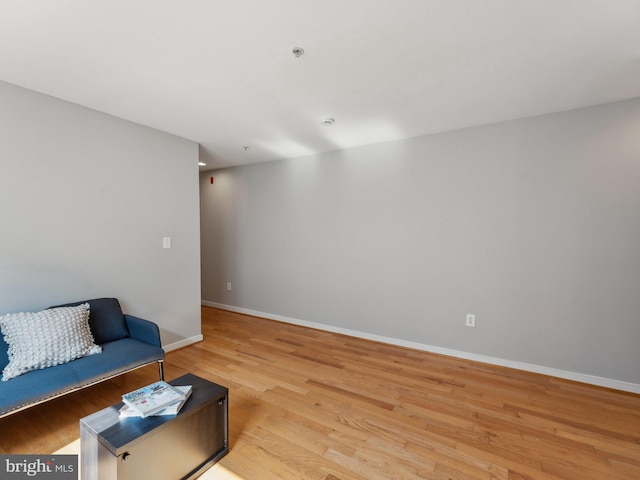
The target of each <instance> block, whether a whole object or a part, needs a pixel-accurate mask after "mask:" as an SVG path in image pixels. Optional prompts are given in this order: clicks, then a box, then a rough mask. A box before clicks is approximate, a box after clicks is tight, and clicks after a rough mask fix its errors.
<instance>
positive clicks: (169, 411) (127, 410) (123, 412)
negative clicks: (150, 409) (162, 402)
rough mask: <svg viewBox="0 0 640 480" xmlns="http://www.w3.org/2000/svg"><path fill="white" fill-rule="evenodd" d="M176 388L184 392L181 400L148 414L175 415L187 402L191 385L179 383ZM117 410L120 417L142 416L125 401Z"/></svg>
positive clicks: (155, 415) (151, 415) (152, 415)
mask: <svg viewBox="0 0 640 480" xmlns="http://www.w3.org/2000/svg"><path fill="white" fill-rule="evenodd" d="M176 388H177V389H178V390H181V391H182V392H183V393H184V399H183V400H177V401H175V402H174V403H172V404H170V405H168V406H166V407H165V408H163V409H162V410H160V411H158V412H156V413H152V414H150V415H148V416H150V417H157V416H161V415H177V414H178V412H179V411H180V409H181V408H182V407H183V406H184V404H185V403H186V402H187V399H188V398H189V397H190V396H191V392H193V387H192V386H191V385H186V386H181V385H180V386H176ZM119 411H120V417H121V418H125V417H141V416H142V415H140V412H138V411H137V410H136V409H135V408H131V407H130V406H129V405H127V404H126V403H125V404H124V405H123V406H122V408H121V409H120V410H119Z"/></svg>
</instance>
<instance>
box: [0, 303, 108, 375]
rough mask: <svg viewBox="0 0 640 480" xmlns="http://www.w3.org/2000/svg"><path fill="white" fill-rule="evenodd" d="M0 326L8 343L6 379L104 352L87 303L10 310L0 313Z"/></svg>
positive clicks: (3, 372)
mask: <svg viewBox="0 0 640 480" xmlns="http://www.w3.org/2000/svg"><path fill="white" fill-rule="evenodd" d="M0 328H1V329H2V334H3V335H4V340H5V342H7V344H8V345H9V351H8V355H9V363H8V364H7V366H6V367H5V368H4V370H3V371H2V380H3V381H7V380H9V379H11V378H14V377H17V376H18V375H22V374H23V373H26V372H29V371H31V370H38V369H41V368H46V367H52V366H54V365H60V364H62V363H66V362H70V361H71V360H74V359H76V358H79V357H84V356H86V355H93V354H96V353H100V352H102V347H100V346H99V345H96V344H95V343H94V340H93V335H91V330H90V329H89V304H88V303H83V304H82V305H78V306H77V307H59V308H51V309H49V310H43V311H41V312H37V313H29V312H21V313H8V314H6V315H3V316H1V317H0Z"/></svg>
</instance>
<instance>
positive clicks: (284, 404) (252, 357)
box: [0, 307, 640, 480]
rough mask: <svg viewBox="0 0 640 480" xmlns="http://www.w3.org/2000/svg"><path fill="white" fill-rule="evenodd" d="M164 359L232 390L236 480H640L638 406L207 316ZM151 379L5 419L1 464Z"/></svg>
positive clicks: (212, 313)
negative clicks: (197, 339)
mask: <svg viewBox="0 0 640 480" xmlns="http://www.w3.org/2000/svg"><path fill="white" fill-rule="evenodd" d="M203 334H204V337H205V340H204V342H201V343H198V344H196V345H192V346H189V347H186V348H183V349H181V350H178V351H174V352H170V353H168V354H167V362H166V376H167V379H169V380H170V379H172V378H175V377H177V376H179V375H182V374H183V373H186V372H188V371H190V372H193V373H195V374H197V375H200V376H202V377H205V378H208V379H210V380H212V381H214V382H216V383H219V384H222V385H225V386H226V387H228V388H229V390H230V394H229V410H230V444H231V451H230V453H229V454H228V455H227V456H226V457H225V458H223V459H222V461H221V462H220V464H221V466H222V467H224V469H225V471H227V472H229V473H230V474H235V476H233V475H232V477H225V478H238V479H258V480H265V479H276V478H285V479H295V480H299V479H317V480H347V479H361V480H365V479H366V480H372V479H385V480H386V479H414V478H427V479H439V480H440V479H443V480H444V479H453V480H472V479H482V480H525V479H541V480H557V479H576V480H589V479H599V480H600V479H607V480H610V479H635V480H637V479H640V395H634V394H630V393H624V392H618V391H614V390H608V389H604V388H599V387H593V386H588V385H584V384H579V383H574V382H570V381H565V380H560V379H555V378H551V377H546V376H543V375H537V374H532V373H526V372H520V371H516V370H510V369H507V368H502V367H496V366H491V365H486V364H480V363H474V362H470V361H466V360H459V359H455V358H451V357H445V356H440V355H435V354H430V353H425V352H420V351H415V350H410V349H406V348H401V347H395V346H390V345H385V344H381V343H376V342H371V341H367V340H361V339H355V338H351V337H346V336H341V335H337V334H333V333H328V332H322V331H318V330H312V329H308V328H303V327H297V326H292V325H287V324H283V323H278V322H273V321H269V320H264V319H259V318H255V317H249V316H245V315H240V314H235V313H230V312H225V311H221V310H216V309H212V308H206V307H204V308H203ZM156 375H157V373H156V369H155V367H145V368H143V369H139V370H137V371H135V372H131V373H129V374H127V375H124V376H122V377H120V378H119V379H118V380H113V381H109V382H105V383H103V384H100V385H97V386H95V387H91V388H89V389H85V390H84V391H82V392H79V393H74V394H71V395H67V396H65V397H62V398H59V399H56V400H54V401H51V402H48V403H46V404H44V405H40V406H37V407H34V408H31V409H29V410H26V411H24V412H21V413H18V414H15V415H13V416H10V417H7V418H4V419H0V452H2V453H51V452H53V451H55V450H57V449H59V448H61V447H63V446H64V445H66V444H67V443H70V442H72V441H74V440H76V439H77V438H78V437H79V430H78V419H79V418H81V417H83V416H85V415H87V414H89V413H92V412H94V411H96V410H98V409H101V408H103V407H105V406H107V405H111V404H112V403H116V402H117V401H119V399H120V395H121V394H122V393H123V392H125V391H129V390H132V389H134V388H137V387H139V386H142V385H144V384H147V383H151V382H152V381H155V380H156Z"/></svg>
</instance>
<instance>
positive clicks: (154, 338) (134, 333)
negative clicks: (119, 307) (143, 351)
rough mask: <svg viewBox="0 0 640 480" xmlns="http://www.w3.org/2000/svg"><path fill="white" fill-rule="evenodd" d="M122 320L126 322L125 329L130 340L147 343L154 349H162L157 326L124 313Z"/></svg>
mask: <svg viewBox="0 0 640 480" xmlns="http://www.w3.org/2000/svg"><path fill="white" fill-rule="evenodd" d="M124 320H125V321H126V322H127V328H128V329H129V334H130V335H131V338H133V339H135V340H140V341H141V342H144V343H148V344H149V345H153V346H155V347H162V342H161V341H160V330H159V329H158V325H156V324H155V323H153V322H150V321H149V320H144V319H142V318H138V317H134V316H133V315H127V314H126V313H125V315H124Z"/></svg>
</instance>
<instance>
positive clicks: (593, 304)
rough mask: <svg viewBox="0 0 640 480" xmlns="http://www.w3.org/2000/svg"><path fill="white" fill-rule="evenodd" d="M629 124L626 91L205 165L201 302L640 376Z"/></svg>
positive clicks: (636, 148) (635, 173) (638, 133)
mask: <svg viewBox="0 0 640 480" xmlns="http://www.w3.org/2000/svg"><path fill="white" fill-rule="evenodd" d="M332 128H340V126H339V124H338V123H336V125H335V126H334V127H332ZM639 139H640V100H634V101H628V102H621V103H616V104H610V105H605V106H600V107H594V108H587V109H582V110H577V111H572V112H566V113H561V114H554V115H547V116H541V117H535V118H529V119H524V120H518V121H511V122H505V123H500V124H495V125H489V126H483V127H477V128H469V129H464V130H459V131H454V132H448V133H442V134H436V135H429V136H423V137H417V138H411V139H407V140H402V141H396V142H389V143H382V144H377V145H372V146H367V147H360V148H353V149H349V150H342V151H336V152H333V153H329V154H323V155H318V156H313V157H305V158H299V159H295V160H286V161H279V162H272V163H268V164H260V165H254V166H248V167H236V168H231V169H224V170H218V171H215V172H208V173H204V174H201V184H200V189H201V200H200V201H201V206H200V208H201V211H202V219H201V243H202V293H203V300H204V301H205V302H212V303H216V304H222V305H227V306H231V307H240V308H244V309H249V310H253V311H256V312H264V313H267V314H270V315H276V316H282V317H286V318H290V319H296V320H301V321H303V322H315V323H319V324H322V325H326V326H330V327H334V328H339V329H340V328H343V329H349V330H354V331H359V332H366V333H369V334H372V335H380V336H383V337H387V338H392V339H401V340H402V339H404V340H408V341H412V342H418V343H421V344H425V345H431V346H438V347H442V348H447V349H452V350H457V351H462V352H471V353H473V354H478V355H487V356H490V357H495V358H500V359H507V360H510V361H514V362H523V363H528V364H533V365H539V366H543V367H549V368H553V369H559V370H563V371H567V372H578V373H580V374H587V375H593V376H598V377H604V378H608V379H616V380H618V381H622V382H631V383H634V384H640V347H639V341H640V140H639ZM211 176H214V177H215V183H214V184H213V185H211V184H210V182H209V178H210V177H211ZM226 282H231V283H232V287H233V288H232V292H230V293H229V292H227V291H226V288H225V287H226ZM466 313H475V314H476V321H477V327H476V328H475V329H473V328H468V327H465V326H464V320H465V314H466Z"/></svg>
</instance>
